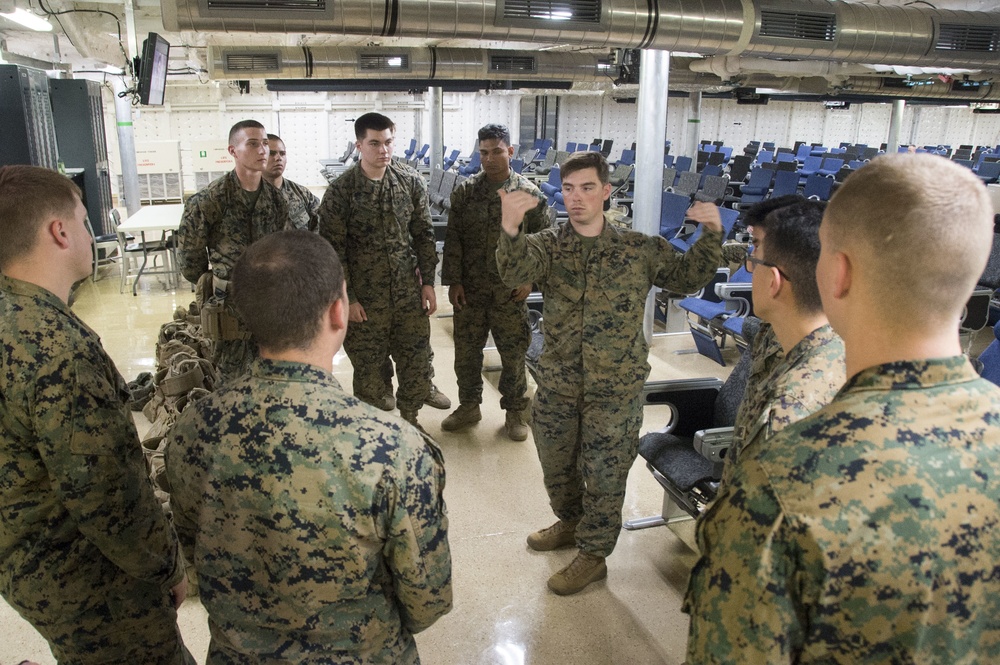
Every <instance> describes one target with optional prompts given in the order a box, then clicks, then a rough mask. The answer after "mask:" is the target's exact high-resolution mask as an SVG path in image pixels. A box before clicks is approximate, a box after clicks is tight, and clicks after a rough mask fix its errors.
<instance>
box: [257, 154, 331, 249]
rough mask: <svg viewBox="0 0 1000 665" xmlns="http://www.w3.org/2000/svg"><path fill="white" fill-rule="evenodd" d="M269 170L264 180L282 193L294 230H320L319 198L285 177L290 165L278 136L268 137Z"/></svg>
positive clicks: (265, 171)
mask: <svg viewBox="0 0 1000 665" xmlns="http://www.w3.org/2000/svg"><path fill="white" fill-rule="evenodd" d="M267 147H268V154H267V168H265V169H264V179H265V180H267V181H268V182H269V183H271V184H272V185H274V187H275V189H277V190H278V191H279V192H281V193H282V194H283V195H284V197H285V202H286V203H287V204H288V218H289V220H290V227H289V228H293V229H305V230H307V231H315V230H317V229H318V228H319V198H318V197H317V196H316V195H315V194H313V193H312V192H311V191H309V189H307V188H305V187H303V186H302V185H300V184H298V183H297V182H292V181H291V180H289V179H288V178H285V177H284V173H285V166H286V165H287V163H288V158H287V154H288V153H287V151H286V149H285V142H284V141H282V140H281V137H280V136H278V135H277V134H268V135H267Z"/></svg>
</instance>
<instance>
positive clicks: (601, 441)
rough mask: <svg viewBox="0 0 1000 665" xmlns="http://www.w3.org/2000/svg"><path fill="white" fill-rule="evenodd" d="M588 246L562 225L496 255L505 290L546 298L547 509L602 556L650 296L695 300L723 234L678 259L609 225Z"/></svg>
mask: <svg viewBox="0 0 1000 665" xmlns="http://www.w3.org/2000/svg"><path fill="white" fill-rule="evenodd" d="M565 182H566V180H565V179H564V184H565ZM567 207H569V206H567ZM585 240H587V239H585V238H584V239H581V236H580V235H579V234H578V233H577V232H576V231H575V230H574V229H573V227H572V225H571V224H569V223H567V224H564V225H562V226H560V227H557V228H550V229H546V230H545V231H542V232H541V233H536V234H531V235H525V234H524V233H519V234H518V235H517V236H516V237H514V238H511V237H510V236H509V235H507V234H506V233H504V234H502V235H501V236H500V239H499V243H498V245H497V253H496V254H497V265H498V268H499V271H500V276H501V277H502V278H503V280H504V282H505V283H506V284H507V285H508V286H511V285H516V284H524V283H526V282H533V283H536V284H538V285H539V287H540V289H541V291H542V293H543V295H544V317H545V318H544V321H545V325H544V334H545V348H544V351H543V352H542V355H541V358H540V359H539V361H538V376H537V378H538V391H537V392H536V393H535V402H534V406H533V409H532V417H533V423H532V431H533V433H534V439H535V446H536V447H537V449H538V457H539V460H540V461H541V464H542V471H543V474H544V478H545V489H546V491H547V492H548V496H549V502H550V504H551V506H552V510H553V512H555V514H556V515H557V516H558V517H559V519H560V520H561V521H562V522H566V523H575V522H577V521H578V522H579V523H578V524H577V525H576V536H575V537H576V544H577V545H578V547H579V548H580V550H581V551H582V552H587V553H589V554H592V555H595V556H598V557H606V556H608V555H609V554H610V553H611V552H612V550H613V549H614V547H615V542H616V541H617V539H618V533H619V531H620V530H621V522H622V519H621V509H622V503H623V501H624V497H625V482H626V479H627V477H628V472H629V469H630V468H631V466H632V463H633V462H634V461H635V458H636V455H637V453H638V447H639V428H640V426H641V425H642V400H641V394H642V386H643V384H644V383H645V381H646V377H647V376H648V375H649V370H650V366H649V363H648V362H647V357H648V353H649V347H648V344H647V343H646V338H645V336H644V335H643V330H642V326H643V317H644V314H645V304H646V296H647V294H648V293H649V290H650V288H651V287H652V286H654V285H655V286H659V287H661V288H666V289H669V290H671V291H674V292H678V293H692V292H694V291H697V290H698V289H699V288H701V287H702V286H704V285H705V284H706V283H708V281H709V280H710V279H711V278H712V276H713V275H714V274H715V270H716V267H717V266H718V265H719V261H720V260H721V245H722V234H721V232H716V231H711V230H709V229H708V228H706V229H705V232H704V233H703V234H702V236H701V238H699V239H698V241H697V242H696V243H695V244H694V245H693V246H692V247H691V249H690V250H689V251H688V252H686V253H684V254H681V253H680V252H678V251H677V250H676V249H674V248H673V247H672V246H671V245H670V243H668V242H667V241H666V240H664V239H663V238H660V237H651V236H647V235H644V234H642V233H638V232H635V231H631V230H628V229H624V228H621V227H617V226H614V225H612V224H608V223H605V224H604V229H603V231H602V232H601V233H600V235H599V236H597V237H596V242H594V243H593V246H592V248H590V249H589V251H588V252H587V253H586V254H585V245H584V241H585Z"/></svg>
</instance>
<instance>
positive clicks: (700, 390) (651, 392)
mask: <svg viewBox="0 0 1000 665" xmlns="http://www.w3.org/2000/svg"><path fill="white" fill-rule="evenodd" d="M722 383H723V382H722V381H721V380H720V379H717V378H715V377H707V378H700V379H673V380H666V381H650V382H647V383H646V384H645V385H644V386H643V391H642V402H643V406H650V405H654V404H663V405H668V406H670V410H671V419H670V422H669V423H668V424H667V425H666V427H665V428H663V429H662V430H660V431H662V432H664V433H672V434H675V435H677V436H684V437H693V436H694V433H695V432H696V431H698V430H700V429H704V428H706V427H709V426H711V424H712V419H713V416H714V413H715V399H716V397H717V396H718V394H719V389H720V388H721V387H722Z"/></svg>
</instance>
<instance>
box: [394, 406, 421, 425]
mask: <svg viewBox="0 0 1000 665" xmlns="http://www.w3.org/2000/svg"><path fill="white" fill-rule="evenodd" d="M399 417H400V418H402V419H403V420H405V421H406V422H408V423H410V424H411V425H413V426H414V427H420V423H418V422H417V412H416V411H404V410H402V409H400V410H399Z"/></svg>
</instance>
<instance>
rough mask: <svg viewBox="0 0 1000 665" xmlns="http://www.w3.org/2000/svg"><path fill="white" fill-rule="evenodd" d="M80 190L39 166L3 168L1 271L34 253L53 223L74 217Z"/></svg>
mask: <svg viewBox="0 0 1000 665" xmlns="http://www.w3.org/2000/svg"><path fill="white" fill-rule="evenodd" d="M80 198H81V194H80V188H79V187H77V186H76V185H74V184H73V181H71V180H70V179H69V178H67V177H66V176H64V175H62V174H60V173H57V172H56V171H51V170H49V169H43V168H41V167H39V166H21V165H18V166H4V167H0V270H4V269H6V268H7V267H8V266H10V265H11V264H12V263H13V262H14V261H16V260H18V259H20V258H23V257H24V256H25V255H27V254H30V253H31V251H32V250H33V249H34V248H35V243H36V242H37V240H38V231H39V229H40V228H41V226H42V225H43V224H45V223H46V222H48V221H49V220H51V219H53V218H56V217H59V218H64V219H69V218H72V216H73V215H74V213H75V212H76V203H77V201H79V200H80Z"/></svg>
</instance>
